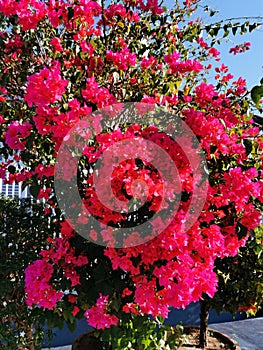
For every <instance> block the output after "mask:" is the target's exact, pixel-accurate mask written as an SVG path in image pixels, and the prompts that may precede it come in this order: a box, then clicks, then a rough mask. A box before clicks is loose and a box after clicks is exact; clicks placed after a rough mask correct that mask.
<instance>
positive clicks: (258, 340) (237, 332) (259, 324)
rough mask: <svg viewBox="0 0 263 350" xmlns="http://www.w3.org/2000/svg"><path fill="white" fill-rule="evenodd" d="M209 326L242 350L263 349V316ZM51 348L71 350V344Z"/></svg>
mask: <svg viewBox="0 0 263 350" xmlns="http://www.w3.org/2000/svg"><path fill="white" fill-rule="evenodd" d="M209 327H210V328H212V329H215V330H218V331H220V332H222V333H225V334H227V335H229V336H230V337H231V338H232V339H235V340H236V341H237V342H238V343H239V345H240V347H241V349H242V350H263V317H261V318H251V319H247V320H241V321H234V322H224V323H212V324H210V325H209ZM50 349H52V350H71V345H69V346H62V347H55V348H50Z"/></svg>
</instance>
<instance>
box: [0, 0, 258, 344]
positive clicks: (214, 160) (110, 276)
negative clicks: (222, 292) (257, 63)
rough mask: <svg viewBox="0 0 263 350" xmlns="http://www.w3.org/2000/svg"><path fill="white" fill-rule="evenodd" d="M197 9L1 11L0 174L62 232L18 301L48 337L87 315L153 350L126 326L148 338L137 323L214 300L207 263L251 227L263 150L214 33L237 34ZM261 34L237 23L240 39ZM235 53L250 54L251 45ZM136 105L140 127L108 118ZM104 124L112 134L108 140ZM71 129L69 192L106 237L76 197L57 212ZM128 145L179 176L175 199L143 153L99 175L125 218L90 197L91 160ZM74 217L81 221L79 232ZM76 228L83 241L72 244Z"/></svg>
mask: <svg viewBox="0 0 263 350" xmlns="http://www.w3.org/2000/svg"><path fill="white" fill-rule="evenodd" d="M201 4H202V2H201V1H198V0H192V1H191V0H187V1H185V2H182V3H181V2H180V1H175V4H174V7H173V9H172V10H167V9H166V8H165V7H163V6H162V5H161V4H159V3H158V1H157V0H147V1H143V0H138V1H133V0H131V1H129V0H126V1H118V2H114V1H113V2H111V3H108V2H104V1H102V2H96V1H87V0H79V1H77V0H72V1H57V0H52V1H40V0H21V1H13V0H9V1H6V0H5V1H3V0H0V13H1V17H0V21H1V33H0V44H1V60H0V65H1V70H0V71H1V73H0V74H1V82H0V84H1V86H0V122H1V140H2V147H1V153H2V155H3V157H4V160H3V161H2V164H1V168H0V169H1V170H0V174H1V177H2V178H3V179H4V181H5V182H6V183H13V182H23V186H29V187H30V192H31V194H32V195H33V196H34V197H36V198H37V199H39V200H40V199H41V200H44V202H45V213H46V215H47V216H48V217H49V219H50V220H51V222H52V223H53V224H54V225H55V227H56V229H55V230H54V234H53V235H52V236H50V237H49V238H48V239H47V242H46V249H43V250H42V251H41V252H40V254H39V258H38V259H37V260H36V261H35V262H33V263H31V264H30V265H29V266H28V267H27V268H26V270H25V284H26V287H25V292H26V296H27V304H28V306H29V307H34V306H35V305H37V306H38V307H40V308H43V309H45V310H47V311H48V315H49V316H48V318H49V324H50V325H52V326H56V325H57V324H61V319H62V320H63V319H65V320H66V321H67V322H68V324H69V325H70V324H73V325H74V322H75V318H83V317H84V318H87V321H88V323H89V325H91V326H92V327H94V328H96V329H97V330H101V332H99V335H100V336H102V337H103V339H104V340H107V341H108V342H111V344H112V347H113V348H122V349H126V348H128V347H129V348H131V347H132V346H133V347H134V346H136V341H137V346H138V345H139V346H140V347H141V348H150V346H156V341H157V340H156V339H155V340H153V339H150V340H149V339H148V340H145V339H142V341H139V340H137V339H134V338H133V337H132V336H131V334H132V333H134V327H135V326H134V325H135V324H137V325H138V322H141V326H142V330H141V337H142V338H143V336H144V331H143V329H144V328H143V327H146V326H145V317H146V319H147V317H148V316H150V317H152V318H153V319H154V318H155V319H156V320H158V322H159V320H160V318H166V317H167V316H168V313H169V310H170V308H171V307H175V308H181V307H186V306H187V305H188V304H189V303H191V302H195V301H198V300H199V299H200V298H202V296H203V295H204V294H207V295H209V296H210V297H213V295H214V293H215V292H216V290H217V283H218V282H217V275H216V273H215V272H214V263H215V260H216V259H217V258H224V257H225V256H235V255H236V254H237V252H238V249H239V248H240V247H241V246H244V245H245V243H246V241H247V239H248V236H249V232H250V230H254V229H255V228H256V227H257V226H258V225H259V223H260V218H261V209H262V198H263V197H262V195H263V190H262V182H261V172H262V148H263V142H262V137H261V136H260V133H259V129H258V127H256V126H255V125H254V124H253V114H252V113H251V112H250V110H251V107H252V106H253V102H252V101H251V100H250V95H249V94H248V90H247V87H246V81H245V80H244V79H243V78H242V77H233V76H232V75H231V74H230V72H228V67H227V66H226V65H224V63H223V62H221V60H220V53H219V52H218V51H217V50H216V48H215V47H214V43H215V38H216V37H217V33H218V31H219V30H221V31H223V32H224V34H225V35H224V36H227V35H228V32H229V30H228V29H229V27H231V24H229V23H228V24H227V25H224V23H222V24H216V25H215V26H214V27H213V26H212V25H208V26H206V25H205V23H203V22H202V21H201V20H200V19H197V17H195V15H194V14H195V12H196V9H197V8H200V9H201V8H202V7H201ZM204 9H205V10H206V11H209V9H208V8H207V7H204ZM210 14H211V15H212V14H213V11H211V12H210ZM191 16H192V17H191ZM255 27H256V24H254V25H253V26H252V27H251V26H250V25H249V24H248V23H245V24H234V25H233V28H234V29H233V32H234V33H237V32H238V30H241V31H244V29H246V28H248V30H250V29H251V30H252V29H254V28H255ZM239 47H242V48H246V49H249V45H248V44H247V43H245V44H244V45H239ZM230 51H231V52H234V53H237V51H238V52H239V51H242V52H243V51H245V49H244V50H237V49H235V50H234V49H233V48H232V50H230ZM208 78H209V79H210V80H209V81H213V83H212V82H210V83H208ZM212 78H213V79H212ZM132 102H134V103H135V107H136V108H137V110H136V111H137V112H136V113H137V114H138V115H139V116H141V115H143V116H144V115H146V116H147V118H146V119H145V120H146V122H145V123H139V122H138V120H134V122H133V123H131V122H128V121H127V120H126V121H125V118H124V120H123V121H122V122H121V123H120V122H119V123H115V121H116V120H115V119H114V116H115V115H116V113H119V115H124V116H125V112H124V109H125V103H132ZM257 105H258V103H257ZM155 108H157V109H158V108H159V109H160V108H161V110H165V111H166V112H167V113H169V118H170V119H169V122H168V123H166V128H165V130H164V128H162V123H161V122H160V123H159V120H158V118H157V120H155V119H156V118H150V117H149V116H151V113H152V111H153V110H154V109H155ZM98 110H99V111H100V112H99V113H98V114H96V111H98ZM94 113H95V114H94ZM105 115H106V117H107V118H108V122H107V120H106V123H104V124H105V125H106V126H107V128H105V127H104V128H102V127H101V123H100V122H101V119H103V118H104V121H105ZM159 115H160V114H159ZM154 116H155V115H154ZM87 118H88V119H87ZM111 118H112V121H114V123H111ZM87 120H88V124H87ZM173 120H176V123H173ZM178 120H179V121H181V123H182V125H185V126H187V127H188V128H189V129H191V130H192V132H193V134H194V135H195V137H196V140H197V141H198V145H196V142H194V140H193V139H192V140H189V139H186V141H187V142H186V143H185V144H182V143H181V144H180V145H178V144H177V141H178V140H179V137H184V133H183V135H181V136H180V135H179V136H178V134H180V132H181V131H182V130H184V128H183V127H182V126H179V124H180V123H178ZM83 121H84V122H85V123H86V124H85V123H84V124H81V123H82V122H83ZM159 124H160V125H159ZM76 125H78V126H81V125H82V126H83V130H82V131H83V132H82V134H81V137H82V140H83V139H85V140H86V144H85V147H83V149H82V152H81V154H80V155H79V164H78V165H77V170H78V175H77V177H78V181H77V185H78V190H79V193H80V195H81V197H82V204H83V206H84V207H85V208H86V209H87V210H88V211H89V213H90V214H91V215H92V217H93V218H95V219H96V221H97V222H98V227H100V229H97V228H98V227H97V226H96V225H93V226H92V225H90V220H89V218H88V217H87V216H85V215H82V212H81V211H78V210H79V208H78V203H75V205H74V204H72V198H69V203H70V205H69V206H68V207H67V205H66V206H65V208H61V207H60V205H59V203H58V198H57V196H56V195H58V193H56V191H55V188H54V172H55V169H56V168H55V166H56V164H57V158H58V155H59V152H60V150H61V147H63V145H64V144H65V142H68V140H71V136H72V135H71V134H70V133H71V130H72V128H74V127H75V126H76ZM105 125H104V126H105ZM171 125H172V127H170V128H169V126H171ZM87 126H88V127H87ZM176 128H177V129H178V130H179V131H178V130H176ZM182 128H183V129H182ZM94 130H95V131H94ZM169 130H170V131H169ZM91 131H92V132H91ZM176 131H177V136H176V137H175V136H174V134H173V132H175V133H176ZM126 139H129V140H133V141H134V143H136V142H137V140H138V139H140V140H145V143H144V146H145V145H147V143H146V141H148V142H151V143H155V144H156V145H157V146H158V149H159V155H160V154H162V152H164V151H165V152H166V154H167V155H168V156H169V159H171V161H172V162H173V163H174V164H175V166H176V168H177V173H176V174H177V175H178V179H180V181H179V182H180V186H179V187H180V188H179V187H178V186H177V185H176V182H174V184H175V185H174V188H173V187H169V188H168V189H167V188H166V187H165V186H166V182H165V181H163V180H162V176H161V175H162V174H161V172H160V170H159V169H158V168H156V167H155V166H153V164H151V162H149V161H147V159H151V158H147V157H146V154H147V149H146V150H145V148H142V151H141V154H138V149H137V150H136V152H137V153H136V152H135V153H134V154H135V155H136V157H133V158H132V157H131V156H129V157H128V158H127V157H126V158H125V153H124V154H123V155H122V157H119V158H120V159H121V161H120V163H119V164H118V165H117V166H116V167H114V169H112V171H108V173H107V171H106V172H105V171H104V172H103V177H102V178H101V180H100V181H101V184H103V181H104V180H105V177H108V181H109V182H110V183H111V188H112V192H113V194H114V196H115V197H116V198H118V200H119V201H122V202H124V203H125V202H128V201H129V203H131V208H128V209H129V210H130V209H132V210H133V211H132V214H129V213H131V211H129V210H128V209H127V208H125V205H124V208H122V210H121V211H117V210H115V209H114V208H111V207H106V206H105V204H103V203H102V202H101V200H100V197H99V196H98V194H97V193H96V190H99V186H98V184H97V186H94V177H95V175H96V171H94V166H95V164H96V162H98V160H99V159H100V157H102V156H103V153H105V152H106V151H107V150H108V149H110V148H111V147H114V145H115V144H118V143H120V142H124V141H125V140H126ZM74 142H75V143H76V138H75V139H74ZM141 142H142V141H141ZM131 144H132V143H131ZM81 145H82V144H81ZM75 146H76V144H70V142H68V148H67V149H66V150H65V153H63V155H65V158H64V163H63V162H62V163H63V166H61V159H60V172H58V173H56V176H55V180H57V182H59V183H60V182H61V181H69V180H71V177H72V176H73V173H74V171H75V170H76V169H74V167H75V165H74V162H73V163H71V160H72V159H71V155H73V154H75V153H78V152H80V148H79V147H77V149H76V147H75ZM198 147H200V148H201V149H202V150H203V154H204V161H202V162H200V164H199V166H200V169H201V170H202V171H201V173H200V174H201V175H200V176H201V177H200V178H199V179H198V181H196V179H195V176H194V175H195V169H193V168H192V167H191V166H192V161H191V154H194V152H197V151H196V150H197V149H198ZM146 148H147V147H146ZM66 151H67V152H68V154H67V152H66ZM149 151H150V149H148V153H151V152H149ZM152 162H153V160H152ZM158 164H159V163H158ZM108 169H111V168H110V167H109V168H108ZM206 180H207V187H206V189H205V191H203V192H202V196H201V197H202V198H203V199H204V203H203V204H202V206H200V207H197V208H195V209H197V211H198V216H197V217H196V220H195V222H193V223H192V225H191V227H188V229H187V230H186V229H185V222H186V220H185V218H186V216H187V215H194V213H192V212H191V213H190V214H188V210H189V208H190V207H191V201H192V200H193V199H194V194H195V193H196V190H197V189H198V188H199V187H201V188H202V184H203V183H204V182H205V181H206ZM134 183H135V185H134ZM177 183H178V181H177ZM145 184H146V187H147V190H146V189H145ZM70 186H71V185H69V186H68V189H69V190H70ZM178 188H179V189H178ZM66 190H67V187H66V188H65V191H64V192H66ZM69 193H70V191H69ZM164 193H165V194H166V198H165V199H163V198H162V196H163V195H164ZM179 194H180V196H179V197H180V203H179V205H178V208H177V210H176V211H173V210H171V211H170V214H169V218H168V219H169V220H168V221H169V223H168V224H166V223H165V225H164V222H163V220H162V211H163V210H165V209H167V208H168V209H169V208H170V206H171V205H172V204H173V203H174V202H175V201H178V195H179ZM104 197H107V195H105V193H104V194H103V199H104V200H107V198H106V199H105V198H104ZM142 197H143V198H142ZM104 203H105V202H104ZM138 203H139V204H140V203H143V205H142V207H141V208H143V209H142V210H140V208H139V209H138ZM76 208H77V209H76ZM62 209H63V210H62ZM126 209H127V210H126ZM68 212H74V213H75V212H77V218H76V222H72V221H71V220H69V219H68V215H67V213H68ZM127 213H128V214H127ZM195 213H196V211H195ZM153 215H155V220H152V221H151V218H152V217H153ZM148 221H149V225H148V230H149V234H148V236H149V237H148V240H144V241H143V242H141V241H140V239H139V240H138V227H139V226H140V225H141V224H142V223H145V222H146V223H147V222H148ZM76 225H77V226H76ZM79 225H82V226H83V225H84V227H85V230H86V235H87V236H88V238H89V239H85V235H84V234H82V235H79V234H78V230H77V229H76V228H77V227H79ZM163 225H164V228H163V229H162V230H161V232H160V233H158V235H156V234H154V233H156V232H157V231H158V229H159V228H160V227H161V228H162V227H163ZM101 227H102V228H103V230H101ZM120 228H122V229H123V228H129V230H130V231H129V232H130V235H129V236H127V237H126V236H125V237H124V239H123V240H122V246H120V245H116V237H115V235H114V232H115V230H116V231H118V230H119V229H120ZM147 232H148V231H146V237H147ZM32 240H34V237H32ZM98 242H100V243H101V242H103V244H96V243H98ZM136 242H140V243H141V244H139V245H138V244H136ZM138 320H139V321H138ZM140 320H141V321H140ZM149 322H150V321H149ZM158 322H157V323H158ZM136 327H138V329H139V328H140V327H139V326H136ZM145 329H146V328H145ZM120 339H121V343H120ZM138 339H140V336H138ZM158 341H159V340H158ZM173 341H174V339H173ZM154 342H155V343H154ZM159 346H161V345H160V344H159ZM163 346H166V345H163ZM160 348H161V347H160Z"/></svg>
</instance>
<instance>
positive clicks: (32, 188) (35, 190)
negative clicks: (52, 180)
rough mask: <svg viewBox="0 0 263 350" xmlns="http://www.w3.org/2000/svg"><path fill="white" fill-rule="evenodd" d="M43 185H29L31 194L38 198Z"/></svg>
mask: <svg viewBox="0 0 263 350" xmlns="http://www.w3.org/2000/svg"><path fill="white" fill-rule="evenodd" d="M40 189H41V187H40V186H39V185H32V186H30V187H29V192H30V194H31V196H33V197H34V198H36V199H37V197H38V195H39V192H40Z"/></svg>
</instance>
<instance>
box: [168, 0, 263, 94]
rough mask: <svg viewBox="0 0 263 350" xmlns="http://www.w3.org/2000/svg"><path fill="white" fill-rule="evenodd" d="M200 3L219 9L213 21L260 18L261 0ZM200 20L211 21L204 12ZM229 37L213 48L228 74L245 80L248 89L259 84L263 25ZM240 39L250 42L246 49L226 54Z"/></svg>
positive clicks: (205, 0)
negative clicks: (219, 54) (244, 17)
mask: <svg viewBox="0 0 263 350" xmlns="http://www.w3.org/2000/svg"><path fill="white" fill-rule="evenodd" d="M173 3H174V1H173V0H166V1H164V4H165V5H166V6H167V7H169V8H170V7H171V6H172V5H173ZM202 5H209V6H211V7H212V8H214V9H216V10H219V11H220V13H219V14H217V15H215V16H214V17H212V20H213V21H218V20H221V19H226V18H233V17H242V16H262V17H263V0H203V2H202ZM203 19H207V20H208V21H211V18H210V17H209V16H208V15H207V17H205V15H204V17H203ZM241 21H242V20H241ZM244 21H245V20H244ZM237 22H238V21H237ZM229 39H230V41H229V42H228V43H225V44H222V45H220V46H218V47H217V49H218V50H219V51H220V52H221V60H222V62H223V63H224V64H226V65H228V66H229V70H230V73H231V74H233V75H234V77H235V78H238V77H240V76H242V77H243V78H245V79H246V81H247V85H248V88H252V87H253V86H254V85H257V84H259V81H260V79H261V78H262V77H263V68H262V66H263V26H262V27H261V28H259V29H256V30H255V31H253V32H252V33H249V34H244V35H242V36H240V35H236V36H235V37H233V36H232V37H230V38H229ZM244 41H249V42H251V49H250V50H249V51H247V52H245V53H242V54H239V55H236V56H234V55H233V54H229V53H228V51H229V48H230V47H232V46H234V45H235V44H240V43H243V42H244Z"/></svg>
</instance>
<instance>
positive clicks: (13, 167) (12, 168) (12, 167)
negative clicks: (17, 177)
mask: <svg viewBox="0 0 263 350" xmlns="http://www.w3.org/2000/svg"><path fill="white" fill-rule="evenodd" d="M7 170H8V172H9V173H10V174H14V173H15V172H16V167H15V166H14V165H9V167H8V168H7Z"/></svg>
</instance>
